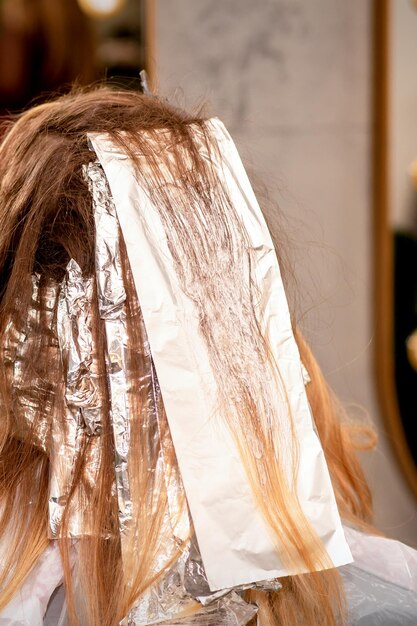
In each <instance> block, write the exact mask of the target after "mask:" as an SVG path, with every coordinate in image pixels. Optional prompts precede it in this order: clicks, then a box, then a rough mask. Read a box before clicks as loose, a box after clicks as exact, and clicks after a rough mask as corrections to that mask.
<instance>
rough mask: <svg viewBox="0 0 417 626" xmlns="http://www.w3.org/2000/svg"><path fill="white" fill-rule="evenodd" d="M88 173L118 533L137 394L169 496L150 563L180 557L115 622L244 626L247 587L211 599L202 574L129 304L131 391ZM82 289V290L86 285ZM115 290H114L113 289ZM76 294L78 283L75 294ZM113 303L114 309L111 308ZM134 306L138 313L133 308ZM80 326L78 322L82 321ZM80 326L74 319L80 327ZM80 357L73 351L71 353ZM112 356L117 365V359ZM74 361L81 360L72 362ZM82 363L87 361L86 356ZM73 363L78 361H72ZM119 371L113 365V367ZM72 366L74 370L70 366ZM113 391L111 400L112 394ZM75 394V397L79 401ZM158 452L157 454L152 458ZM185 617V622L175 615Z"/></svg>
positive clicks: (121, 319)
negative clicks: (133, 351) (118, 441)
mask: <svg viewBox="0 0 417 626" xmlns="http://www.w3.org/2000/svg"><path fill="white" fill-rule="evenodd" d="M86 174H87V177H88V180H89V183H90V190H91V193H92V197H93V206H94V212H95V216H96V242H97V243H96V245H97V282H98V285H99V289H98V296H99V307H100V311H101V315H102V317H103V319H104V320H105V324H106V323H107V320H108V317H107V316H108V315H109V313H110V314H111V318H110V319H111V321H112V322H113V324H112V326H111V327H110V331H111V332H109V329H108V328H107V327H106V332H107V340H108V342H109V341H110V343H109V344H108V346H107V366H108V377H109V382H110V391H111V392H112V394H111V415H112V419H113V422H114V424H113V426H114V430H116V429H118V430H119V431H120V432H121V433H122V434H123V433H126V434H127V435H126V438H125V439H123V440H122V443H124V444H125V446H124V447H123V452H124V457H123V459H122V461H123V467H121V468H119V466H120V461H121V459H120V452H117V451H116V457H115V469H116V480H118V478H117V472H118V471H119V472H123V473H124V476H123V480H119V484H118V489H117V491H118V495H119V516H120V529H121V532H122V545H123V533H124V532H125V531H126V530H127V527H126V524H128V523H129V519H130V518H129V517H127V515H126V510H125V509H123V507H124V506H125V502H126V500H128V499H130V491H129V471H131V470H130V466H129V452H130V450H129V437H128V434H129V429H130V428H131V424H129V407H128V404H129V402H128V395H129V393H130V392H133V393H138V394H140V395H141V396H142V397H143V392H145V393H144V396H145V397H146V402H145V403H143V404H142V406H141V413H142V414H141V422H140V424H141V425H140V427H141V433H142V435H143V437H144V439H145V441H146V442H147V451H148V452H147V456H148V458H147V460H146V463H147V466H148V469H149V470H150V471H153V472H157V473H159V472H162V475H163V478H164V485H165V488H166V491H167V501H168V509H167V511H166V515H165V519H164V529H168V532H167V533H164V535H165V534H166V535H167V536H168V537H170V539H169V540H168V542H167V544H166V545H164V546H162V550H161V556H160V559H158V560H157V562H156V563H154V566H153V567H154V571H155V573H159V571H161V570H163V569H164V564H165V563H166V562H169V560H170V555H171V554H173V553H175V552H176V551H177V549H178V547H180V556H179V558H178V559H177V560H176V562H175V563H174V564H173V565H172V566H171V567H169V569H168V570H165V571H164V572H163V574H162V575H161V576H160V577H159V578H158V580H157V582H156V583H154V584H153V585H152V586H151V587H150V588H149V589H147V590H146V591H145V593H144V594H142V596H141V597H140V598H139V600H138V601H137V603H136V605H135V606H134V607H132V609H131V611H130V612H129V615H128V616H127V617H126V619H124V620H123V621H122V622H121V624H123V625H129V626H131V625H135V626H148V625H151V624H159V623H164V622H165V623H166V622H167V620H168V621H169V623H170V624H171V623H172V624H174V623H178V624H184V625H186V624H196V625H201V626H209V625H211V624H213V625H214V624H216V625H217V626H228V625H229V624H235V625H239V626H240V625H241V626H244V624H246V623H247V622H248V621H250V619H252V617H253V616H254V615H255V613H256V607H254V606H253V605H250V604H248V603H246V602H245V601H244V600H243V598H241V597H240V596H239V595H238V594H237V593H236V591H238V592H241V591H243V590H244V589H246V588H247V587H244V588H240V589H237V590H231V589H224V590H222V591H220V592H217V593H215V594H213V593H212V592H211V591H210V587H209V584H208V581H207V576H206V574H205V570H204V565H203V563H202V560H201V555H200V552H199V548H198V545H197V542H196V540H195V537H194V533H193V529H192V525H191V523H190V519H189V514H188V508H187V506H186V500H185V493H184V487H183V483H182V479H181V475H180V473H179V469H178V464H177V462H176V459H175V453H173V443H172V438H171V434H170V430H169V427H168V423H167V417H166V414H165V409H164V404H163V401H162V394H161V389H160V386H159V382H158V378H157V376H156V372H155V367H154V364H153V361H152V355H151V351H150V347H149V343H148V339H147V335H146V329H145V327H144V323H143V318H142V315H141V311H140V307H138V306H137V303H136V306H134V307H133V308H134V311H135V323H136V324H138V325H139V328H140V336H141V337H142V338H143V345H142V346H141V351H142V359H141V362H142V367H143V372H142V375H141V377H140V379H139V380H135V381H134V382H135V389H133V390H132V389H130V388H129V384H130V383H129V380H128V379H130V376H129V372H128V369H127V367H128V363H127V361H128V360H127V358H126V354H125V351H126V348H127V341H128V335H127V329H126V306H125V304H126V302H125V300H126V296H125V289H124V285H123V280H121V279H120V277H121V276H122V268H121V260H120V242H119V241H118V236H119V229H118V223H117V217H116V214H115V212H114V206H113V201H112V197H111V194H110V190H109V188H108V185H107V181H106V178H105V175H104V172H103V170H102V168H101V166H100V165H99V164H97V163H95V164H91V165H90V166H89V167H88V168H87V170H86ZM84 288H85V287H84ZM113 289H114V291H113ZM80 291H82V287H81V286H80V287H79V289H78V292H80ZM113 303H114V304H115V306H112V304H113ZM136 309H137V310H136ZM81 324H82V321H81ZM78 326H80V321H79V322H78ZM86 336H88V333H86V332H85V331H84V333H83V337H84V341H83V342H82V345H81V346H79V347H78V352H82V353H84V354H85V353H87V354H88V350H87V351H86V350H83V346H84V345H86V344H87V345H88V341H87V340H86ZM77 354H78V353H77ZM115 355H117V360H116V358H115ZM78 360H79V359H78ZM84 360H85V359H84ZM74 361H76V362H77V363H78V361H77V359H76V358H74ZM115 361H116V363H117V365H118V367H117V368H115V367H114V363H115ZM73 369H77V370H78V369H79V367H78V368H73ZM115 369H116V372H117V374H118V379H117V386H116V387H115V386H114V382H113V384H112V376H113V375H114V373H115ZM114 392H116V395H115V393H114ZM78 395H79V393H78V394H77V397H78ZM155 452H156V456H155ZM129 501H130V500H129ZM259 588H262V589H264V590H277V589H279V588H280V584H279V583H278V582H277V581H265V582H263V583H262V584H261V585H260V586H259ZM181 615H183V616H184V615H186V616H187V617H181Z"/></svg>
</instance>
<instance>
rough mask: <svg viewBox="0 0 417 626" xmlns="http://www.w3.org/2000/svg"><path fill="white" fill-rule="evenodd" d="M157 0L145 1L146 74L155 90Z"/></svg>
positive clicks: (152, 88) (150, 85) (151, 87)
mask: <svg viewBox="0 0 417 626" xmlns="http://www.w3.org/2000/svg"><path fill="white" fill-rule="evenodd" d="M155 2H156V0H144V9H145V17H144V21H145V33H146V34H145V50H146V72H147V74H148V78H149V87H150V89H151V90H154V89H155V85H156V75H155V74H156V58H155V49H156V47H155V16H156V6H155Z"/></svg>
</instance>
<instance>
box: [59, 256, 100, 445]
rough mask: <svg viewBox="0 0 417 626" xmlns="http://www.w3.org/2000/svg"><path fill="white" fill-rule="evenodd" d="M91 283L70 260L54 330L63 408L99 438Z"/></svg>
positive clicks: (98, 401)
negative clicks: (65, 406)
mask: <svg viewBox="0 0 417 626" xmlns="http://www.w3.org/2000/svg"><path fill="white" fill-rule="evenodd" d="M93 280H94V279H93V278H89V279H85V278H83V275H82V271H81V268H80V267H79V266H78V264H77V263H76V261H74V259H71V260H70V262H69V263H68V266H67V274H66V278H65V280H64V283H63V285H62V288H61V293H60V298H59V305H58V320H57V326H58V338H59V346H60V350H61V356H62V362H63V368H64V381H65V400H66V405H67V407H68V408H69V409H70V410H72V411H73V415H74V420H75V422H77V423H78V422H81V423H82V424H83V425H84V426H85V429H86V432H87V434H88V435H99V434H100V432H101V408H102V401H101V398H100V393H99V384H98V372H97V367H96V363H95V361H94V358H93V335H92V326H93V322H92V318H91V311H92V303H93Z"/></svg>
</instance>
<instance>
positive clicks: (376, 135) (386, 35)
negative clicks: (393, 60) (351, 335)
mask: <svg viewBox="0 0 417 626" xmlns="http://www.w3.org/2000/svg"><path fill="white" fill-rule="evenodd" d="M393 1H394V0H374V2H373V27H374V32H373V70H374V76H373V98H372V99H373V103H372V108H373V116H372V118H373V129H372V136H373V142H372V143H373V146H372V148H373V150H372V152H373V159H372V161H373V185H372V187H373V227H374V234H373V236H374V241H373V277H374V327H375V349H374V358H375V373H376V384H377V393H378V399H379V406H380V409H381V412H382V415H383V418H384V422H385V426H386V429H387V433H388V436H389V440H390V443H391V445H392V447H393V449H394V452H395V454H396V457H397V460H398V462H399V465H400V467H401V469H402V471H403V474H404V476H405V478H406V479H407V482H408V485H409V487H410V488H411V490H412V491H413V492H414V494H415V496H416V497H417V467H416V464H415V462H414V459H413V457H412V455H411V452H410V450H409V448H408V445H407V440H406V437H405V433H404V429H403V426H402V422H401V417H400V411H399V406H398V400H397V391H396V387H395V378H394V247H393V236H392V230H391V228H390V222H389V215H390V208H391V207H390V171H389V167H390V158H389V154H390V153H389V149H390V145H389V144H390V141H389V140H390V128H389V112H390V88H391V74H390V49H391V46H392V41H391V33H390V27H389V25H390V8H391V2H393Z"/></svg>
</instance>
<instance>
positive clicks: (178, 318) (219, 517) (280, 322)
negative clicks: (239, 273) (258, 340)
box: [89, 120, 351, 591]
mask: <svg viewBox="0 0 417 626" xmlns="http://www.w3.org/2000/svg"><path fill="white" fill-rule="evenodd" d="M207 127H208V130H209V131H210V132H211V134H212V136H213V138H214V139H215V141H216V142H217V144H218V145H219V148H220V150H219V154H221V156H219V157H218V161H217V163H215V166H216V168H217V172H218V175H219V177H220V179H221V180H222V181H223V182H224V184H225V185H226V186H227V189H228V191H229V194H230V196H231V199H232V202H233V205H234V210H235V211H236V212H237V214H238V216H239V218H240V220H241V221H242V223H243V224H244V227H245V229H246V231H247V234H248V239H249V248H250V253H251V258H252V259H253V266H254V267H253V273H254V276H255V279H256V282H257V285H258V288H259V293H260V298H259V303H260V305H259V310H258V312H257V313H258V319H259V323H260V325H261V328H262V329H263V332H264V335H265V338H266V340H267V342H268V345H269V346H271V349H272V352H273V356H274V358H275V361H276V362H277V363H279V366H280V374H281V377H282V380H283V383H284V386H285V389H286V390H287V394H288V400H289V405H290V410H291V413H292V415H293V416H294V426H295V431H296V435H297V439H298V448H299V459H300V464H299V474H298V475H299V480H298V485H297V490H298V497H299V500H300V503H301V506H302V508H303V510H304V512H305V514H306V516H307V517H308V519H309V520H310V522H311V524H312V525H313V527H314V528H315V530H316V531H317V533H318V535H319V536H320V537H321V539H322V540H323V542H324V545H325V547H326V549H327V552H328V554H329V557H330V559H331V560H332V562H333V563H334V565H336V566H339V565H342V564H344V563H347V562H349V561H350V560H351V554H350V551H349V548H348V546H347V544H346V541H345V538H344V534H343V530H342V527H341V523H340V518H339V514H338V510H337V506H336V502H335V497H334V493H333V490H332V486H331V482H330V477H329V473H328V469H327V466H326V462H325V459H324V454H323V450H322V448H321V445H320V442H319V440H318V437H317V435H316V433H315V431H314V428H313V423H312V417H311V413H310V408H309V405H308V401H307V396H306V392H305V389H304V381H303V372H302V367H301V362H300V356H299V352H298V348H297V345H296V342H295V339H294V336H293V333H292V328H291V320H290V315H289V311H288V305H287V301H286V297H285V292H284V288H283V284H282V279H281V276H280V271H279V266H278V262H277V258H276V255H275V251H274V247H273V243H272V240H271V237H270V235H269V232H268V229H267V226H266V224H265V221H264V218H263V216H262V213H261V210H260V208H259V205H258V204H257V201H256V198H255V196H254V194H253V191H252V188H251V186H250V183H249V181H248V178H247V176H246V173H245V171H244V168H243V165H242V163H241V161H240V158H239V155H238V153H237V150H236V148H235V146H234V144H233V142H232V140H231V138H230V136H229V135H228V133H227V131H226V130H225V128H224V126H223V125H222V124H221V122H220V121H218V120H211V121H210V122H208V126H207ZM89 139H90V141H91V143H92V145H93V146H94V149H95V151H96V153H97V156H98V158H99V160H100V162H101V164H102V166H103V168H104V171H105V173H106V176H107V179H108V182H109V185H110V188H111V192H112V195H113V198H114V202H115V206H116V210H117V215H118V218H119V222H120V226H121V229H122V232H123V237H124V240H125V244H126V248H127V254H128V257H129V261H130V265H131V268H132V273H133V277H134V280H135V286H136V290H137V294H138V299H139V302H140V306H141V309H142V313H143V317H144V321H145V326H146V331H147V335H148V338H149V342H150V346H151V351H152V355H153V359H154V363H155V368H156V372H157V375H158V380H159V384H160V386H161V390H162V396H163V399H164V405H165V409H166V412H167V417H168V421H169V426H170V430H171V435H172V439H173V442H174V446H175V451H176V455H177V459H178V464H179V467H180V471H181V476H182V479H183V481H184V486H185V489H186V494H187V500H188V505H189V507H190V511H191V515H192V519H193V524H194V528H195V532H196V535H197V539H198V544H199V548H200V550H201V554H202V558H203V562H204V566H205V571H206V574H207V578H208V581H209V586H210V589H211V590H212V591H216V590H219V589H224V588H230V587H236V586H239V585H242V584H246V583H250V582H254V581H257V580H264V579H269V578H275V577H279V576H285V575H288V574H289V573H290V572H289V571H288V569H287V568H286V567H285V566H284V565H283V563H282V561H281V559H280V557H279V555H278V554H277V550H276V547H275V543H274V539H273V537H272V536H271V532H270V529H269V527H268V526H267V524H266V523H265V521H264V519H263V517H262V515H261V513H260V510H259V509H258V507H257V505H256V503H255V501H254V497H253V495H252V491H251V488H250V485H249V482H248V479H247V476H246V473H245V471H244V468H243V465H242V462H241V459H240V455H239V453H238V450H237V447H236V444H235V441H234V439H233V437H232V435H231V433H230V431H229V429H228V427H227V426H226V424H225V423H224V421H222V420H221V419H218V415H217V408H218V406H219V403H218V399H219V391H218V388H217V384H216V379H215V376H214V373H213V370H212V367H211V364H210V359H209V356H208V350H207V346H206V344H205V342H204V341H203V338H202V336H201V334H200V331H199V325H198V313H197V311H196V309H195V306H194V303H193V301H192V300H191V299H190V298H188V297H187V296H186V294H185V293H184V290H183V288H182V286H181V283H180V279H179V276H178V275H177V273H176V270H175V265H174V262H173V259H172V255H171V252H170V249H169V246H168V244H167V235H166V233H165V231H164V227H163V224H162V221H161V217H160V214H159V213H158V207H156V206H155V205H154V204H153V202H152V200H151V197H152V193H150V191H149V190H147V189H146V184H143V185H139V184H138V183H137V177H136V176H135V172H134V167H133V164H132V162H131V161H130V159H129V158H128V157H127V155H126V154H124V153H123V151H121V150H120V149H119V148H118V147H117V146H115V145H114V144H113V143H112V141H111V140H110V139H109V138H108V137H107V136H106V135H100V136H99V135H94V134H90V135H89ZM162 139H163V138H162V134H161V140H162ZM149 141H159V137H158V138H157V139H155V135H152V136H150V138H149ZM195 141H196V142H197V144H198V148H199V151H200V154H202V155H203V156H206V157H207V159H213V155H212V154H208V153H207V146H206V144H205V142H204V138H200V137H199V134H198V131H197V130H196V134H195ZM154 152H155V153H156V152H157V150H156V149H155V151H154ZM160 154H161V157H160V158H161V162H160V167H161V169H163V167H164V159H168V158H169V140H168V141H167V142H166V144H165V146H164V150H160ZM167 155H168V156H167ZM138 158H139V159H140V167H141V171H142V173H143V172H146V168H147V167H149V166H148V164H147V157H146V156H145V155H143V156H141V155H138ZM142 168H143V169H142ZM142 180H145V177H142ZM166 182H167V185H170V184H171V185H172V181H171V180H170V178H169V175H168V173H167V181H166ZM174 191H175V186H174ZM174 191H173V193H174ZM149 277H152V279H149ZM275 408H276V415H279V419H280V425H281V424H282V425H283V429H285V428H287V430H288V432H289V429H290V426H289V424H290V419H289V409H288V404H287V402H286V399H285V398H284V397H283V396H282V395H280V394H279V393H277V394H276V407H275ZM291 573H300V572H295V571H294V572H291Z"/></svg>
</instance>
